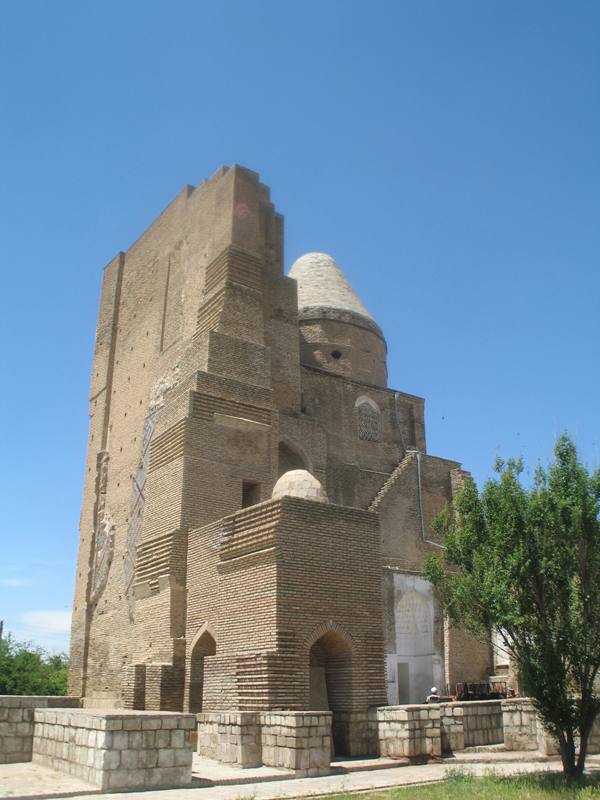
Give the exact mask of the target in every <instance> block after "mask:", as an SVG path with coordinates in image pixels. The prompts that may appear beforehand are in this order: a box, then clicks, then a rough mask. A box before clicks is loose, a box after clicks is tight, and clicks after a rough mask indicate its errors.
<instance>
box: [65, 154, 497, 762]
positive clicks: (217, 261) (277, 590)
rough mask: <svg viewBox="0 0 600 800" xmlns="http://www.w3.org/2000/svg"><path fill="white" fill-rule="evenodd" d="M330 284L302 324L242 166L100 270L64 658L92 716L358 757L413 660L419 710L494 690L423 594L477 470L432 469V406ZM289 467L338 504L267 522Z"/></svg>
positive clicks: (440, 465)
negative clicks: (293, 729)
mask: <svg viewBox="0 0 600 800" xmlns="http://www.w3.org/2000/svg"><path fill="white" fill-rule="evenodd" d="M309 280H310V275H309ZM335 280H336V281H337V284H336V283H335V281H333V283H332V282H331V281H329V283H328V282H327V281H325V283H324V284H323V286H322V287H321V289H319V291H320V292H321V294H322V295H323V297H322V300H323V302H322V303H317V304H316V305H315V304H313V303H312V301H311V303H309V304H308V306H307V305H306V297H313V299H314V296H315V293H314V292H313V293H312V294H311V293H310V292H309V293H308V294H307V293H306V289H307V286H306V285H305V284H303V283H302V280H300V279H299V283H297V282H296V281H295V280H293V279H291V278H289V277H285V276H284V275H283V220H282V218H281V216H280V215H279V214H277V213H276V211H275V209H274V207H273V205H272V203H271V201H270V196H269V190H268V189H267V187H265V186H264V185H263V184H261V183H260V181H259V178H258V176H257V175H256V174H255V173H253V172H251V171H249V170H246V169H243V168H241V167H237V166H235V167H232V168H231V169H225V168H223V169H221V170H219V171H218V172H217V173H216V174H215V175H214V176H213V177H212V178H210V179H209V180H207V181H205V182H204V183H202V184H200V185H199V186H197V187H195V188H194V187H186V188H185V189H184V190H183V191H182V192H181V193H180V194H179V195H178V196H177V197H176V198H175V200H174V201H173V202H172V203H171V204H170V205H169V206H168V207H167V208H166V209H165V210H164V212H163V213H162V214H161V215H160V217H159V218H158V219H157V220H156V221H155V222H154V223H153V224H152V225H151V226H150V227H149V228H148V229H147V230H146V231H145V232H144V233H143V234H142V235H141V236H140V238H139V239H138V240H137V241H136V242H135V243H134V244H133V245H132V246H131V247H130V249H129V250H128V251H127V252H126V253H120V254H119V255H117V256H116V257H115V259H113V261H111V262H110V264H109V265H108V266H107V268H106V270H105V274H104V281H103V287H102V294H101V300H100V310H99V317H98V326H97V333H96V348H95V356H94V366H93V374H92V385H91V390H90V432H89V440H88V455H87V466H86V481H85V487H84V499H83V509H82V515H81V535H80V548H79V558H78V565H77V584H76V591H75V599H74V609H73V628H72V644H71V658H70V687H71V691H72V692H73V693H75V694H78V695H81V696H82V698H83V704H84V706H86V707H100V706H102V707H115V706H117V707H118V706H125V707H127V708H147V709H157V710H158V709H160V710H173V711H175V710H183V709H185V710H189V711H192V712H194V713H196V712H198V711H200V710H202V711H208V712H215V711H219V712H221V711H244V710H251V711H267V710H271V709H275V708H280V709H281V708H286V709H290V710H297V711H300V710H314V711H324V710H327V708H328V707H329V708H330V709H331V711H332V714H333V723H332V730H333V739H334V741H335V743H336V747H337V748H340V749H342V750H343V751H345V752H349V753H356V754H359V753H364V752H368V751H369V750H372V748H373V736H372V731H371V732H370V729H369V723H368V708H369V707H370V706H373V705H380V704H382V703H384V702H385V701H386V698H387V700H388V702H394V703H396V702H400V701H399V695H400V690H401V687H400V677H399V676H400V674H401V672H402V669H403V668H404V667H406V666H407V664H408V665H409V666H410V671H409V674H408V684H409V685H408V688H406V687H405V689H406V691H407V692H408V693H409V695H410V696H411V697H415V698H418V699H421V696H422V695H423V694H424V693H426V691H427V690H428V688H429V685H427V684H426V683H424V681H425V682H427V681H429V680H431V681H433V680H435V681H436V682H439V683H442V684H443V683H444V681H445V680H446V679H447V678H448V676H452V678H453V679H456V680H464V679H476V678H480V677H485V672H486V669H487V661H486V654H485V653H482V651H481V648H479V647H478V645H477V644H476V643H473V642H472V641H470V640H468V639H465V638H460V639H459V640H456V641H458V645H456V642H455V641H454V640H453V634H452V632H446V633H445V632H444V620H443V616H442V613H441V610H440V608H439V607H438V605H437V603H436V602H435V600H434V599H433V595H432V593H431V587H430V586H429V587H425V588H423V584H424V583H425V582H424V579H423V577H422V568H423V559H424V558H425V557H426V556H428V555H430V554H431V553H432V552H435V551H436V544H438V543H437V542H436V541H435V537H434V534H433V531H432V530H431V520H432V518H433V516H434V515H435V513H436V512H437V511H439V510H440V509H441V508H442V507H443V505H444V504H445V503H446V502H447V501H448V500H450V499H451V498H452V496H453V492H454V489H455V484H456V482H457V477H456V476H457V475H461V474H462V473H461V472H460V465H459V464H457V463H456V462H454V461H448V460H445V459H439V458H434V457H433V456H430V455H427V454H426V443H425V425H424V401H423V400H422V398H419V397H415V396H413V395H410V394H406V393H402V392H396V391H393V390H391V389H388V388H387V387H386V371H387V370H386V364H385V359H386V344H385V340H384V338H383V334H382V332H381V331H380V329H379V327H378V326H377V325H376V323H375V322H374V321H373V319H372V318H371V317H370V315H369V314H368V312H366V310H365V309H364V307H363V306H362V304H361V303H360V302H359V301H358V300H356V302H355V301H354V300H353V296H352V290H351V288H350V287H349V286H347V285H345V284H344V281H343V280H342V281H341V282H340V278H339V275H338V277H337V278H336V279H335ZM346 283H347V282H346ZM334 284H335V285H334ZM329 289H331V291H329ZM319 291H317V293H316V294H317V295H318V294H319ZM298 292H300V295H301V307H300V309H299V307H298ZM323 292H325V294H323ZM302 298H304V299H302ZM303 303H304V305H302V304H303ZM307 308H309V309H310V310H308V311H307ZM415 451H418V452H415ZM291 469H307V470H309V471H310V472H311V473H312V474H313V475H314V476H315V478H316V479H318V480H319V481H320V482H321V483H322V484H323V488H324V490H325V494H326V495H327V497H328V498H329V501H330V502H329V504H322V505H321V508H320V509H317V508H315V507H314V506H315V505H316V504H311V503H310V502H309V501H307V500H302V499H299V500H297V501H295V500H294V501H292V500H290V498H286V497H284V498H283V500H282V501H278V502H269V501H270V497H271V492H272V489H273V486H274V484H275V483H276V481H277V479H278V478H279V477H280V475H281V474H282V473H283V472H286V471H288V470H291ZM453 476H454V477H453ZM251 503H252V504H253V505H252V508H248V509H245V510H242V511H240V509H241V508H242V506H243V505H250V504H251ZM369 509H370V510H369ZM382 572H383V585H384V593H383V594H382ZM399 577H402V579H403V580H404V579H406V580H409V581H412V580H413V578H418V579H419V580H420V581H421V583H420V584H419V585H420V587H421V588H420V590H419V591H421V594H420V595H419V597H416V598H415V596H414V595H415V594H416V595H418V594H419V592H418V591H416V589H415V587H414V586H413V589H414V591H412V593H411V592H407V591H406V590H405V588H406V587H404V588H403V586H404V584H402V581H399V580H398V578H399ZM406 580H405V583H406ZM413 583H414V581H413ZM415 585H416V584H415ZM382 620H385V622H384V624H382ZM413 630H415V631H416V630H418V631H419V636H421V640H420V641H419V642H416V639H415V641H413V640H412V639H411V636H412V634H411V633H410V632H411V631H413ZM423 631H424V633H423ZM409 662H410V664H409ZM465 671H468V675H465V674H464V672H465ZM311 676H312V678H311ZM386 677H387V689H386ZM311 681H312V682H311ZM311 686H312V690H311ZM311 691H312V696H311ZM403 691H404V690H403ZM423 699H424V697H423ZM315 704H316V706H317V707H316V708H315V707H314V705H315ZM311 705H312V706H313V708H312V709H311Z"/></svg>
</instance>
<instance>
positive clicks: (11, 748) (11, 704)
mask: <svg viewBox="0 0 600 800" xmlns="http://www.w3.org/2000/svg"><path fill="white" fill-rule="evenodd" d="M36 708H79V698H78V697H57V696H47V697H41V696H40V697H38V696H30V697H28V696H25V695H19V696H14V695H0V764H11V763H13V762H16V761H31V754H32V749H33V726H34V721H33V715H34V712H35V709H36Z"/></svg>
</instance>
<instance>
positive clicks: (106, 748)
mask: <svg viewBox="0 0 600 800" xmlns="http://www.w3.org/2000/svg"><path fill="white" fill-rule="evenodd" d="M194 727H195V719H194V717H193V716H192V715H189V714H169V713H156V712H143V711H135V712H127V711H122V712H106V711H94V710H91V709H85V710H78V711H68V710H62V709H61V710H58V709H54V710H37V711H36V712H35V735H34V741H33V761H34V762H35V763H37V764H42V765H43V766H45V767H49V768H50V769H55V770H58V771H60V772H66V773H68V774H69V775H74V776H76V777H78V778H81V779H82V780H85V781H87V782H88V783H91V784H93V785H95V786H98V787H99V788H100V789H103V790H109V789H134V788H139V789H142V788H151V787H152V788H159V787H163V788H164V787H176V786H186V785H188V784H189V783H191V780H192V747H191V738H192V733H193V731H194Z"/></svg>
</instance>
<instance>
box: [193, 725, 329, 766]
mask: <svg viewBox="0 0 600 800" xmlns="http://www.w3.org/2000/svg"><path fill="white" fill-rule="evenodd" d="M197 721H198V753H199V754H200V755H202V756H205V757H206V758H213V759H216V760H217V761H223V762H225V763H230V764H236V765H237V766H240V767H256V766H260V765H261V764H264V765H266V766H270V767H279V768H282V769H289V770H291V771H292V772H293V773H294V774H295V775H298V776H313V775H326V774H328V773H329V765H330V762H331V713H330V712H328V711H281V712H272V711H269V712H252V711H241V712H227V711H226V712H211V713H201V714H198V715H197Z"/></svg>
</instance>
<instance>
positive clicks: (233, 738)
mask: <svg viewBox="0 0 600 800" xmlns="http://www.w3.org/2000/svg"><path fill="white" fill-rule="evenodd" d="M196 719H197V722H198V752H199V753H201V754H202V755H203V756H205V757H206V758H213V759H215V760H216V761H222V762H224V763H226V764H236V765H237V766H239V767H259V766H260V765H261V764H262V760H261V759H262V756H261V732H260V719H259V714H257V713H256V712H254V711H227V712H221V713H219V712H205V713H201V714H198V715H197V716H196Z"/></svg>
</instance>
